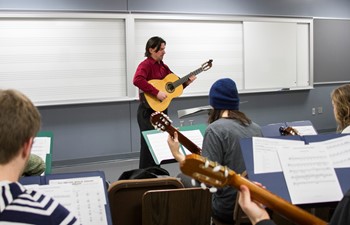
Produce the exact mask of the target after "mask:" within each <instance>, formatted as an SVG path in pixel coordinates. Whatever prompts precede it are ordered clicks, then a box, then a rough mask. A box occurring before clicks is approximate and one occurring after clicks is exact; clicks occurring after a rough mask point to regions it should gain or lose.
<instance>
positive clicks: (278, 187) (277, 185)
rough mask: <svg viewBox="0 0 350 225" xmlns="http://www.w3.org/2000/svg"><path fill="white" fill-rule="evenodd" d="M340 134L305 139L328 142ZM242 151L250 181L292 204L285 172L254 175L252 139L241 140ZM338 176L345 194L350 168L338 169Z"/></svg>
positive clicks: (347, 187)
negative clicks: (260, 184) (261, 185)
mask: <svg viewBox="0 0 350 225" xmlns="http://www.w3.org/2000/svg"><path fill="white" fill-rule="evenodd" d="M340 136H341V135H339V134H329V135H313V136H305V137H303V138H304V140H305V142H306V143H310V142H315V141H323V140H328V139H331V138H334V137H340ZM277 138H282V139H294V140H300V138H301V137H300V136H284V137H277ZM241 149H242V154H243V158H244V162H245V165H246V170H247V174H248V177H249V180H251V181H257V182H260V183H262V184H263V185H264V186H266V189H268V190H269V191H271V192H273V193H274V194H276V195H278V196H280V197H282V198H284V199H286V200H287V201H289V202H291V198H290V195H289V191H288V187H287V183H286V181H285V179H284V175H283V172H274V173H263V174H255V173H254V161H253V143H252V138H245V139H242V140H241ZM335 172H336V174H337V177H338V180H339V183H340V186H341V189H342V191H343V193H344V194H345V193H346V192H347V191H348V190H349V189H350V179H349V174H350V168H337V169H335Z"/></svg>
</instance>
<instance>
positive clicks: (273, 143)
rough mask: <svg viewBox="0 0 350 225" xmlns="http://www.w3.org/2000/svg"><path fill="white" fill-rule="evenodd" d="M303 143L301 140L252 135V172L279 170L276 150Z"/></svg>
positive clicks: (279, 165) (280, 169)
mask: <svg viewBox="0 0 350 225" xmlns="http://www.w3.org/2000/svg"><path fill="white" fill-rule="evenodd" d="M299 145H304V142H303V141H298V140H282V139H275V138H262V137H253V160H254V173H256V174H258V173H272V172H281V171H282V168H281V164H280V161H279V158H278V154H277V150H278V149H280V148H287V147H288V148H289V147H290V146H299Z"/></svg>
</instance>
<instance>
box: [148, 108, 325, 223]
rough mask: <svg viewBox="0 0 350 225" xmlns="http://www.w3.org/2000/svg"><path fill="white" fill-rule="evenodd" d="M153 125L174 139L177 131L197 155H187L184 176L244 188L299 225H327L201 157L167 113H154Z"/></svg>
mask: <svg viewBox="0 0 350 225" xmlns="http://www.w3.org/2000/svg"><path fill="white" fill-rule="evenodd" d="M150 121H151V123H152V124H153V126H154V127H155V128H156V129H158V130H161V131H167V132H168V133H169V134H170V135H171V136H173V135H174V132H175V131H176V132H177V133H178V139H179V142H180V143H181V144H182V145H184V146H185V147H186V148H187V149H188V150H189V151H191V152H192V153H195V154H191V155H187V156H186V159H185V160H184V161H183V162H181V163H180V169H181V171H182V172H183V173H184V174H186V175H188V176H190V177H192V178H194V179H196V180H198V181H200V182H203V183H206V184H209V185H212V186H215V187H224V186H232V187H235V188H237V189H239V187H240V185H242V184H244V185H246V186H247V187H248V188H249V190H250V192H251V196H252V198H253V199H254V200H256V201H258V202H260V203H262V204H264V205H265V206H267V207H268V208H270V209H271V210H273V211H275V212H277V213H279V214H281V215H283V216H285V217H286V218H287V219H289V220H291V221H293V222H295V223H297V224H300V225H326V224H327V223H326V222H325V221H323V220H321V219H319V218H317V217H316V216H314V215H312V214H310V213H308V212H307V211H305V210H303V209H301V208H299V207H297V206H295V205H293V204H291V203H290V202H288V201H286V200H285V199H283V198H281V197H279V196H277V195H275V194H273V193H272V192H270V191H268V190H266V189H264V188H262V187H260V186H258V185H256V184H254V183H253V182H251V181H249V180H248V179H246V178H244V177H243V176H241V175H240V174H237V173H235V172H234V171H233V170H230V169H229V168H227V167H224V166H221V165H219V164H218V163H215V162H212V161H209V160H208V159H206V158H204V157H202V156H200V153H201V148H199V147H198V146H197V145H196V144H194V143H193V142H192V141H191V140H189V139H188V138H187V137H186V136H184V135H183V134H181V132H180V131H178V130H177V129H176V128H174V127H173V126H172V125H171V123H172V121H171V120H170V119H169V117H168V116H167V115H165V114H164V113H161V112H155V113H153V114H152V115H151V118H150Z"/></svg>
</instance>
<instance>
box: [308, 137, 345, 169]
mask: <svg viewBox="0 0 350 225" xmlns="http://www.w3.org/2000/svg"><path fill="white" fill-rule="evenodd" d="M310 145H322V146H325V148H326V149H327V150H328V154H329V157H330V158H331V161H332V163H333V167H334V168H349V167H350V135H346V136H343V137H338V138H334V139H330V140H327V141H320V142H312V143H310Z"/></svg>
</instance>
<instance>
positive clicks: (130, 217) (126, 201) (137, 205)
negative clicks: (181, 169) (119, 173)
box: [108, 177, 184, 225]
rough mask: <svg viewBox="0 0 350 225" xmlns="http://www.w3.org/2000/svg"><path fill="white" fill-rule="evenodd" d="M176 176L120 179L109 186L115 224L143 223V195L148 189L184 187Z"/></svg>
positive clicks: (137, 224)
mask: <svg viewBox="0 0 350 225" xmlns="http://www.w3.org/2000/svg"><path fill="white" fill-rule="evenodd" d="M183 187H184V186H183V184H182V183H181V182H180V181H179V180H178V179H176V178H175V177H162V178H149V179H134V180H119V181H116V182H113V183H112V184H111V185H110V186H109V188H108V200H109V204H110V209H111V216H112V221H113V224H114V225H141V224H142V196H143V194H144V193H145V192H146V191H149V190H157V189H176V188H183Z"/></svg>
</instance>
